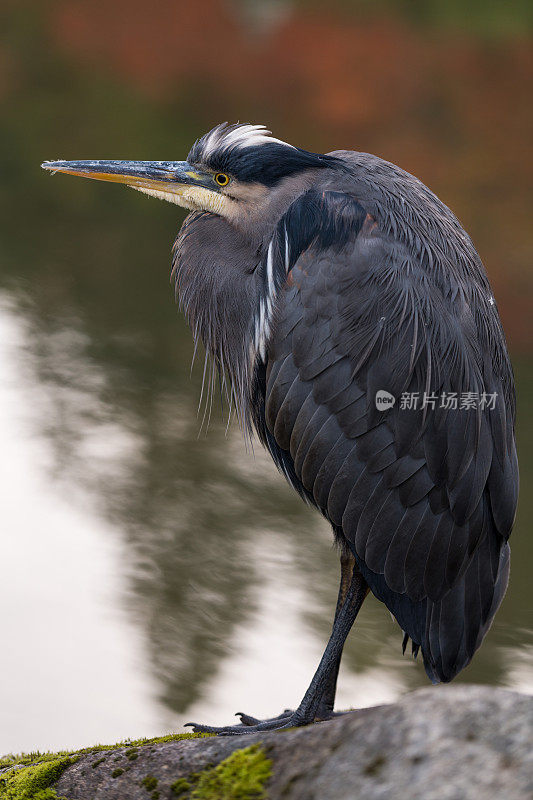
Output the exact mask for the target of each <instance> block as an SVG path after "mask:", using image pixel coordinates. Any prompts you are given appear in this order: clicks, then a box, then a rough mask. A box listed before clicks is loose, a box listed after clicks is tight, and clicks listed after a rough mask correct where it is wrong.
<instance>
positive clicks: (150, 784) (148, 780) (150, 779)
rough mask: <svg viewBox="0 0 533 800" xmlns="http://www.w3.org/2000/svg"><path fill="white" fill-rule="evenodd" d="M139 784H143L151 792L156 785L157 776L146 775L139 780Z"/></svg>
mask: <svg viewBox="0 0 533 800" xmlns="http://www.w3.org/2000/svg"><path fill="white" fill-rule="evenodd" d="M141 786H144V788H145V789H146V791H147V792H151V791H152V789H155V787H156V786H157V778H156V777H155V775H146V776H145V777H144V778H143V779H142V781H141Z"/></svg>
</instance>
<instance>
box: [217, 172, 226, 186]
mask: <svg viewBox="0 0 533 800" xmlns="http://www.w3.org/2000/svg"><path fill="white" fill-rule="evenodd" d="M215 181H216V182H217V183H218V185H219V186H227V185H228V183H229V177H228V176H227V175H225V174H224V173H223V172H217V174H216V175H215Z"/></svg>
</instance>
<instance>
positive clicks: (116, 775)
mask: <svg viewBox="0 0 533 800" xmlns="http://www.w3.org/2000/svg"><path fill="white" fill-rule="evenodd" d="M123 774H124V770H123V769H122V768H121V767H117V768H116V769H114V770H113V772H112V773H111V777H112V778H120V776H121V775H123Z"/></svg>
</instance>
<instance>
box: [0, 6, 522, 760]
mask: <svg viewBox="0 0 533 800" xmlns="http://www.w3.org/2000/svg"><path fill="white" fill-rule="evenodd" d="M0 24H1V30H2V39H1V42H0V104H1V122H0V203H1V213H0V258H1V261H0V453H1V458H0V473H1V474H0V492H1V517H0V527H1V537H0V552H1V554H2V558H1V580H0V630H1V637H0V643H1V644H0V647H1V655H0V752H7V751H19V750H30V749H33V748H40V749H49V748H59V747H76V746H82V745H90V744H92V743H95V742H111V741H115V740H117V739H119V738H124V737H129V736H131V737H138V736H143V735H144V736H148V735H157V734H159V733H164V732H167V731H169V730H179V729H180V728H181V726H182V724H183V723H184V722H186V721H187V720H188V719H190V718H193V719H197V720H200V721H206V722H211V723H226V722H230V721H231V720H232V715H233V713H234V712H236V711H239V710H243V711H246V712H248V713H251V714H254V715H259V716H262V715H263V716H270V715H273V714H275V713H278V712H279V711H280V710H281V709H282V708H284V707H289V706H294V704H295V703H297V702H298V701H299V699H300V696H301V694H302V693H303V691H304V689H305V688H306V686H307V683H308V680H309V679H310V677H311V675H312V673H313V671H314V668H315V666H316V664H317V662H318V659H319V657H320V654H321V650H322V647H323V645H324V643H325V641H326V638H327V636H328V632H329V628H330V624H331V617H332V612H333V608H334V602H335V598H336V591H337V570H338V566H337V557H336V554H335V552H334V551H333V549H332V544H331V535H330V532H329V530H328V525H327V524H326V523H325V522H324V521H323V520H322V519H321V518H320V517H319V516H318V515H317V514H316V513H315V512H313V511H311V510H310V509H308V508H306V507H305V506H304V505H303V504H302V503H301V501H300V500H299V499H298V498H297V497H296V496H295V495H294V494H293V493H292V492H291V490H290V489H289V488H288V486H287V485H286V484H285V482H284V480H283V479H282V478H281V477H280V476H279V475H278V474H277V472H276V470H275V468H274V467H273V465H272V464H271V462H270V459H269V457H267V456H266V455H265V454H264V453H263V452H262V451H261V449H260V448H259V447H256V448H255V453H253V454H252V453H246V452H245V449H244V445H243V443H242V441H241V437H240V433H239V431H238V429H237V428H236V426H232V427H230V429H229V431H228V432H227V434H226V426H225V420H224V417H223V414H222V413H220V412H216V411H215V413H214V414H213V418H212V420H211V425H210V429H209V432H208V435H207V436H205V434H204V433H202V434H201V435H200V436H199V435H198V434H199V429H200V423H201V418H200V419H199V418H198V415H197V407H198V398H199V392H200V384H201V379H202V369H201V366H197V367H195V369H193V371H192V376H191V374H190V372H191V370H190V367H191V357H192V345H191V338H190V335H189V331H188V329H187V328H186V325H185V323H184V321H183V319H182V318H181V316H180V315H179V314H178V312H177V310H176V308H175V305H174V299H173V292H172V289H171V287H170V284H169V280H168V275H169V264H170V247H171V245H172V242H173V239H174V237H175V235H176V233H177V230H178V228H179V226H180V224H181V221H182V219H183V213H182V212H181V211H180V210H179V209H177V208H176V207H175V206H172V205H169V204H164V203H160V202H158V201H156V200H154V199H149V198H146V197H144V196H142V195H140V194H138V193H136V192H131V191H129V190H126V189H124V187H118V186H112V185H103V184H99V183H96V182H91V181H81V180H75V179H71V178H66V177H64V176H57V177H55V178H53V179H52V178H50V176H49V175H48V174H45V173H43V172H42V171H41V170H40V169H39V164H40V162H41V161H43V160H45V159H53V158H67V159H71V158H124V159H128V158H131V159H182V158H185V157H186V154H187V152H188V149H189V146H190V145H191V143H192V141H193V140H194V139H195V138H196V137H197V136H199V135H201V134H202V133H203V132H205V131H206V130H208V129H210V128H211V127H212V126H213V125H214V124H216V123H218V122H221V121H223V120H229V121H236V120H241V121H251V122H261V123H265V124H267V126H269V127H271V128H272V130H273V131H274V132H275V135H276V136H278V137H280V138H283V139H286V140H288V141H290V142H294V143H295V144H299V145H300V146H303V147H306V148H307V149H310V150H316V151H327V150H331V149H337V148H351V149H358V150H367V151H370V152H374V153H377V154H378V155H380V156H382V157H384V158H387V159H389V160H391V161H394V162H396V163H398V164H400V165H401V166H402V167H404V168H405V169H407V170H409V171H411V172H413V173H415V174H416V175H418V176H419V177H420V178H422V180H424V181H425V182H426V183H427V184H429V186H430V187H431V188H432V189H433V190H435V191H436V192H437V194H439V196H440V197H441V198H442V199H443V200H444V201H445V202H447V203H448V205H450V206H451V207H452V209H453V210H454V211H455V212H456V213H457V215H458V216H459V218H460V219H461V220H462V222H463V223H464V224H465V226H466V228H467V229H468V231H469V232H470V233H471V235H472V236H473V239H474V241H475V243H476V245H477V247H478V250H479V252H480V254H481V256H482V258H483V260H484V262H485V265H486V267H487V270H488V273H489V276H490V279H491V281H492V284H493V288H494V293H495V296H496V299H497V301H498V305H499V308H500V312H501V315H502V318H503V322H504V326H505V329H506V332H507V335H508V340H509V345H510V349H511V353H512V356H513V361H514V366H515V370H516V378H517V386H518V397H519V426H518V438H519V454H520V458H521V476H522V495H521V504H520V512H519V517H518V521H517V525H516V528H515V531H514V533H513V537H512V541H513V561H512V575H511V583H510V588H509V591H508V593H507V596H506V599H505V602H504V604H503V606H502V608H501V610H500V612H499V614H498V616H497V618H496V621H495V624H494V626H493V628H492V630H491V632H490V634H489V635H488V637H487V639H486V641H485V644H484V646H483V648H482V649H481V651H480V652H479V653H478V654H477V656H476V658H475V660H474V663H473V664H472V665H471V666H470V667H469V668H468V669H466V670H465V671H464V672H463V673H462V674H461V676H460V677H459V678H458V681H463V682H483V683H489V684H493V685H499V686H507V687H512V688H516V689H519V690H522V691H527V692H532V691H533V619H532V614H531V607H530V603H531V570H532V563H533V559H532V557H533V538H532V536H531V512H532V493H531V486H532V475H531V473H532V469H533V461H532V445H533V442H532V425H531V402H532V399H533V393H532V383H533V369H532V363H531V351H532V336H531V329H532V310H531V309H532V305H531V301H532V297H533V277H532V270H531V255H532V245H533V233H532V229H531V214H532V203H531V194H530V187H531V177H532V176H531V171H532V169H531V158H530V153H529V152H528V145H530V142H531V134H532V127H533V126H532V104H531V89H532V80H531V79H532V74H533V56H532V49H531V43H532V26H533V11H532V7H531V5H530V4H529V3H527V2H521V1H520V0H513V2H508V3H506V4H503V3H493V2H488V3H487V2H483V3H482V2H475V3H470V4H468V6H467V7H465V6H464V4H459V3H458V2H455V0H431V2H425V3H420V2H417V3H412V2H409V3H408V2H407V1H406V0H405V2H403V1H402V0H379V2H374V3H372V4H370V3H368V2H350V3H349V2H344V3H343V2H339V0H332V2H329V3H327V4H326V3H319V2H316V3H303V2H301V3H298V2H289V1H288V0H261V1H259V0H258V1H257V2H252V1H251V0H233V2H231V1H230V0H203V2H202V3H194V2H187V1H186V0H154V2H151V3H143V2H140V0H127V2H126V0H106V2H104V0H94V2H91V3H86V2H82V0H50V2H48V3H46V4H42V3H38V2H37V1H36V0H33V1H30V0H4V2H3V4H2V7H1V9H0ZM528 155H529V160H528ZM422 685H427V679H426V677H425V673H424V671H423V669H422V666H421V665H420V664H415V663H413V662H412V660H410V659H409V658H408V657H407V656H405V657H402V655H401V633H400V631H399V629H398V627H397V625H396V624H395V623H393V622H392V621H391V619H390V617H389V615H388V613H387V611H386V609H385V608H384V607H383V606H382V605H380V604H378V603H377V602H376V601H374V600H373V599H369V601H367V603H366V604H365V606H364V608H363V612H362V613H361V616H360V619H359V620H358V622H357V625H356V627H355V629H354V631H353V632H352V634H351V636H350V639H349V641H348V645H347V648H346V653H345V658H344V664H343V668H342V671H341V678H340V691H339V698H338V704H339V706H340V707H349V706H355V707H357V706H360V705H370V704H374V703H379V702H384V701H389V700H393V699H395V698H397V697H398V696H400V695H401V694H402V693H404V692H406V691H408V690H410V689H412V688H414V687H417V686H422Z"/></svg>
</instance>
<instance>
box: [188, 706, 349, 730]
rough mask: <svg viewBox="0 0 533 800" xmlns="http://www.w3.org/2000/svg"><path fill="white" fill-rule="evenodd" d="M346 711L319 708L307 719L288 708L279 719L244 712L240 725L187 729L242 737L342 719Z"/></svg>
mask: <svg viewBox="0 0 533 800" xmlns="http://www.w3.org/2000/svg"><path fill="white" fill-rule="evenodd" d="M346 713H348V712H346V711H329V710H326V709H324V708H319V709H318V710H317V712H316V714H315V715H314V717H312V718H310V719H307V718H306V716H305V715H303V714H302V713H301V711H292V710H291V709H290V708H286V709H285V711H283V712H282V713H281V714H278V716H277V717H271V718H270V719H257V717H251V716H250V715H249V714H243V713H242V711H239V712H237V714H236V715H235V716H236V717H240V720H241V721H240V723H239V724H238V725H222V726H220V727H218V726H213V725H201V724H198V723H196V722H187V724H186V725H185V727H186V728H187V727H190V728H192V729H193V731H194V733H216V734H217V735H218V736H240V735H241V734H245V733H256V732H258V731H277V730H282V729H284V728H299V727H302V726H303V725H310V724H311V723H313V722H324V721H325V720H328V719H333V717H340V716H341V715H342V714H346Z"/></svg>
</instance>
